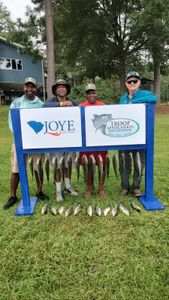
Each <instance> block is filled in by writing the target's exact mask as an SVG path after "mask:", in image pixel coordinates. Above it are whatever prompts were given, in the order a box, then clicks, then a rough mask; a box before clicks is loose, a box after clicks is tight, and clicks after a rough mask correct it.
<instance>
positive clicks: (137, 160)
mask: <svg viewBox="0 0 169 300" xmlns="http://www.w3.org/2000/svg"><path fill="white" fill-rule="evenodd" d="M134 165H135V169H137V170H138V176H139V177H140V176H141V175H142V170H141V159H140V153H139V152H138V151H137V152H136V155H135V157H134Z"/></svg>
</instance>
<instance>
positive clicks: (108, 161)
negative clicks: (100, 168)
mask: <svg viewBox="0 0 169 300" xmlns="http://www.w3.org/2000/svg"><path fill="white" fill-rule="evenodd" d="M109 174H110V158H109V156H108V155H106V175H107V178H109Z"/></svg>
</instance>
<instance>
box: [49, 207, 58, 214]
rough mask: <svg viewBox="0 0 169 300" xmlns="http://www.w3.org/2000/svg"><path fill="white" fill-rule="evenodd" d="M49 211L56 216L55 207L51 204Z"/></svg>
mask: <svg viewBox="0 0 169 300" xmlns="http://www.w3.org/2000/svg"><path fill="white" fill-rule="evenodd" d="M50 212H51V214H52V215H54V216H56V215H57V208H56V207H54V206H51V207H50Z"/></svg>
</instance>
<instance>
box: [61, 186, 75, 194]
mask: <svg viewBox="0 0 169 300" xmlns="http://www.w3.org/2000/svg"><path fill="white" fill-rule="evenodd" d="M64 191H65V192H67V193H69V194H70V195H71V196H77V195H78V193H77V192H76V191H75V190H74V189H73V188H72V187H71V186H70V187H69V188H65V189H64Z"/></svg>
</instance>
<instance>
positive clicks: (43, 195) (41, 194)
mask: <svg viewBox="0 0 169 300" xmlns="http://www.w3.org/2000/svg"><path fill="white" fill-rule="evenodd" d="M36 197H37V198H38V199H40V200H42V201H45V200H49V197H48V196H47V195H45V194H44V193H43V192H42V191H40V192H39V193H36Z"/></svg>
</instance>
